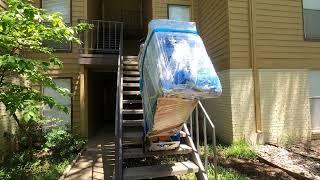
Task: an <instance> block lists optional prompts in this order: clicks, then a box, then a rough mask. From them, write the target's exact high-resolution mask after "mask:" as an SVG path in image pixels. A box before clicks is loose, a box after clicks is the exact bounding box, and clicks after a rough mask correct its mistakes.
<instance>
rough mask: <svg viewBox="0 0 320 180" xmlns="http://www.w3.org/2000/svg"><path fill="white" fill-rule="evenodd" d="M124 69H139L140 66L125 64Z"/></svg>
mask: <svg viewBox="0 0 320 180" xmlns="http://www.w3.org/2000/svg"><path fill="white" fill-rule="evenodd" d="M123 69H125V70H134V71H138V70H139V67H138V66H124V67H123Z"/></svg>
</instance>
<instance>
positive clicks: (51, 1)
mask: <svg viewBox="0 0 320 180" xmlns="http://www.w3.org/2000/svg"><path fill="white" fill-rule="evenodd" d="M42 8H43V9H46V10H47V11H49V12H60V13H61V14H62V15H63V20H64V22H65V23H71V12H70V10H71V7H70V0H42Z"/></svg>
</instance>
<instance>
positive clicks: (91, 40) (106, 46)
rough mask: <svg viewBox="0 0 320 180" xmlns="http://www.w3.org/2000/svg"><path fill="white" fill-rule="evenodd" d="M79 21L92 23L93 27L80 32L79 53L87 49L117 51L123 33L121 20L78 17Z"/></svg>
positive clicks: (86, 51)
mask: <svg viewBox="0 0 320 180" xmlns="http://www.w3.org/2000/svg"><path fill="white" fill-rule="evenodd" d="M78 21H79V23H80V22H85V23H88V24H92V25H93V26H94V28H93V29H91V30H89V31H86V32H83V33H80V34H79V38H80V40H81V42H82V43H81V44H80V46H79V48H78V49H79V50H80V52H81V53H84V52H85V53H88V51H93V52H98V53H99V52H101V53H119V52H120V49H121V46H120V41H121V40H120V36H121V32H122V34H123V22H119V21H104V20H88V19H79V20H78Z"/></svg>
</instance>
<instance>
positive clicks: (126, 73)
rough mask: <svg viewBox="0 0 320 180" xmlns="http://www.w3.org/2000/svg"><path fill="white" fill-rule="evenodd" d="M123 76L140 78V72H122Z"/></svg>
mask: <svg viewBox="0 0 320 180" xmlns="http://www.w3.org/2000/svg"><path fill="white" fill-rule="evenodd" d="M123 74H124V75H136V76H140V72H139V71H123Z"/></svg>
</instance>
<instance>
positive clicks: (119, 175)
mask: <svg viewBox="0 0 320 180" xmlns="http://www.w3.org/2000/svg"><path fill="white" fill-rule="evenodd" d="M122 49H123V24H121V32H120V50H119V58H118V70H117V97H116V98H117V99H116V115H115V148H116V149H115V156H116V158H115V179H123V172H122V163H123V156H122V122H123V117H122V108H123V107H122V105H123V104H122V99H123V87H122V84H123V56H122V55H123V54H122V53H123V52H122Z"/></svg>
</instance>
